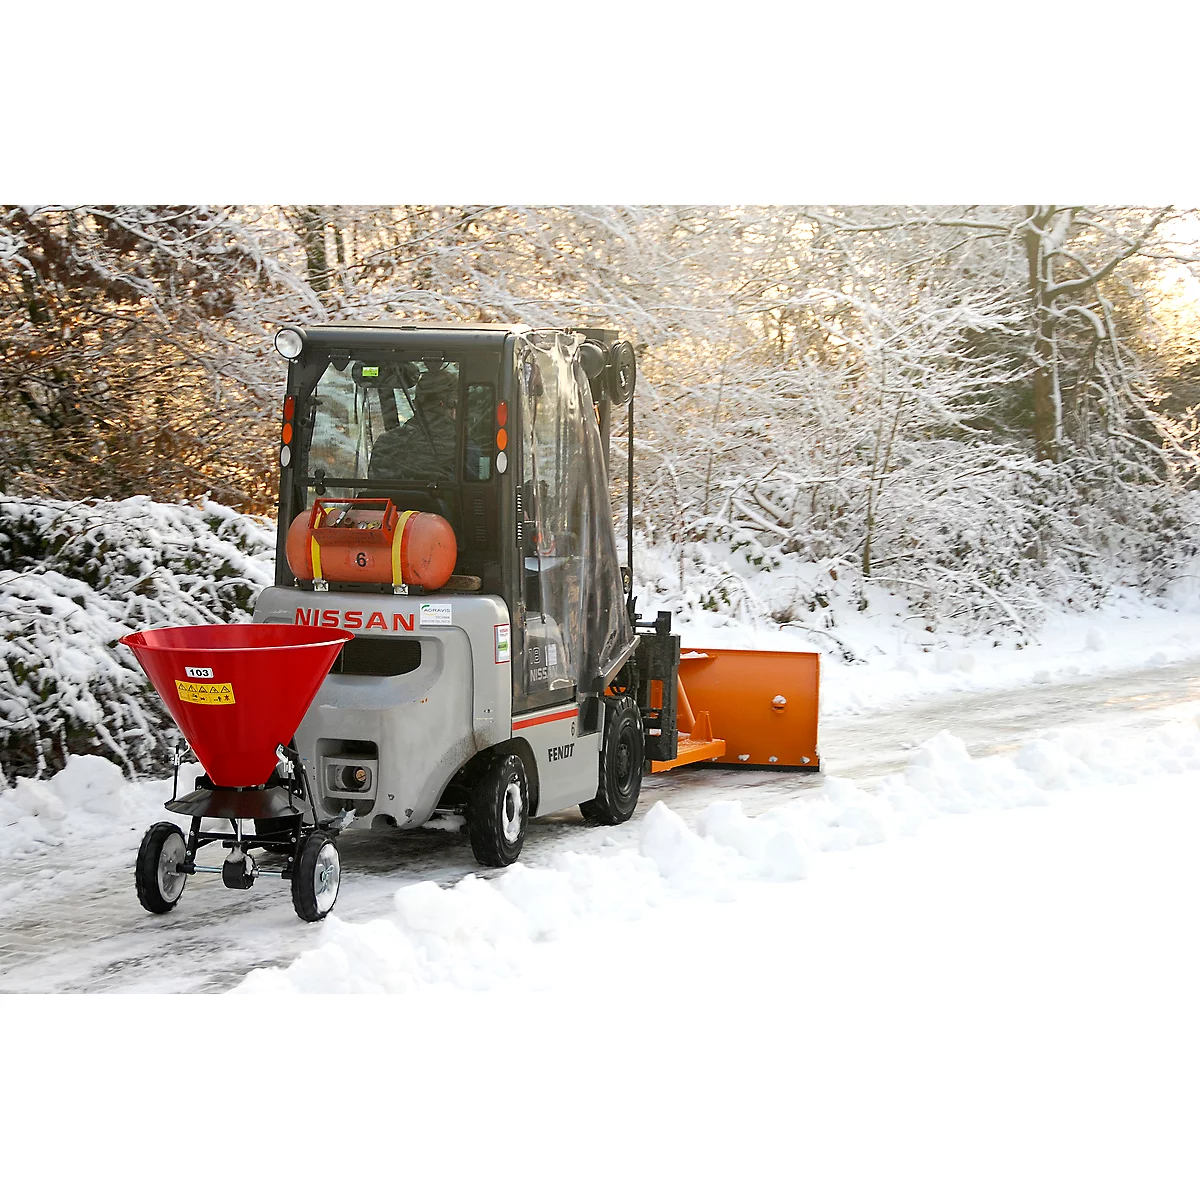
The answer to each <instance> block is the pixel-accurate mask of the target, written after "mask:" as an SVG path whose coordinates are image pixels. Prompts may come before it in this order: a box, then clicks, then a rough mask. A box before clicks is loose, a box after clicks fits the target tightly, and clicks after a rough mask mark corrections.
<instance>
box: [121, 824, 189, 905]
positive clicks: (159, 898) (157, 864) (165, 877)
mask: <svg viewBox="0 0 1200 1200" xmlns="http://www.w3.org/2000/svg"><path fill="white" fill-rule="evenodd" d="M186 857H187V843H186V842H185V841H184V840H183V831H182V830H181V829H180V828H179V826H178V825H172V824H171V822H170V821H159V822H158V824H157V825H151V826H150V828H149V829H147V830H146V834H145V836H144V837H143V838H142V844H141V846H139V847H138V855H137V867H136V868H135V870H134V880H135V881H136V883H137V895H138V899H139V900H140V901H141V902H142V907H143V908H144V909H146V911H147V912H152V913H165V912H170V911H171V909H173V908H174V907H175V905H176V904H178V903H179V897H180V896H182V895H183V885H184V884H185V883H187V876H186V875H185V874H184V873H183V871H182V870H181V869H180V868H181V867H182V866H183V863H184V859H185V858H186Z"/></svg>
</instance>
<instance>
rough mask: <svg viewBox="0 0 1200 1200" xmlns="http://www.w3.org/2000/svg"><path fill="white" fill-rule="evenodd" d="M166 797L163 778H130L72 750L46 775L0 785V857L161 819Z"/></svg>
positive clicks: (105, 835) (0, 888) (0, 891)
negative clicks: (54, 771)
mask: <svg viewBox="0 0 1200 1200" xmlns="http://www.w3.org/2000/svg"><path fill="white" fill-rule="evenodd" d="M194 769H195V768H193V770H194ZM169 799H170V784H169V782H167V781H164V780H157V781H153V782H149V783H130V782H128V781H127V780H126V779H125V777H124V775H122V773H121V769H120V767H118V766H116V765H115V764H113V763H111V762H109V761H108V759H106V758H101V757H100V756H99V755H96V754H77V755H72V756H71V757H70V758H69V759H68V760H67V765H66V767H64V768H63V770H61V771H59V772H58V773H57V774H56V775H54V776H53V777H52V778H51V779H45V780H43V779H28V778H26V779H18V780H17V782H16V786H15V787H12V788H9V789H8V790H7V791H0V863H3V862H6V861H8V860H12V859H20V858H26V857H29V856H30V855H34V854H38V853H40V852H42V851H44V850H47V849H49V848H52V847H55V846H61V845H63V843H64V842H68V841H74V842H79V841H85V840H88V839H100V840H101V841H105V840H108V839H110V838H111V837H112V834H113V829H114V826H126V825H128V824H129V823H130V822H137V821H145V822H146V823H150V822H152V821H154V820H161V819H162V818H163V811H162V805H163V801H164V800H169ZM3 894H4V887H3V885H2V884H0V897H2V896H3Z"/></svg>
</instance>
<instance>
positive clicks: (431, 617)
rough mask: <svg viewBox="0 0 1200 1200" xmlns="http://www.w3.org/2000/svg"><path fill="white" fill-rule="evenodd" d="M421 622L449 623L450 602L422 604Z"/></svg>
mask: <svg viewBox="0 0 1200 1200" xmlns="http://www.w3.org/2000/svg"><path fill="white" fill-rule="evenodd" d="M421 624H422V625H449V624H451V621H450V605H449V604H422V605H421Z"/></svg>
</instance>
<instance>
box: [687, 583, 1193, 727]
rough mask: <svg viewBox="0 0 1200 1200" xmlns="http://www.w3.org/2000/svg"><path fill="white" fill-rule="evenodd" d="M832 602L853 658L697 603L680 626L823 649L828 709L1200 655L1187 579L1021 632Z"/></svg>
mask: <svg viewBox="0 0 1200 1200" xmlns="http://www.w3.org/2000/svg"><path fill="white" fill-rule="evenodd" d="M831 608H832V611H831V613H830V614H827V617H828V619H829V620H831V621H832V622H833V625H832V629H833V631H834V632H835V633H836V636H837V641H838V645H839V646H840V647H842V648H843V649H844V650H845V652H846V653H848V654H849V655H851V656H852V658H853V661H850V662H847V661H845V657H844V655H843V654H842V653H839V652H838V650H837V649H836V647H835V646H834V645H833V644H831V642H830V641H829V639H828V638H827V637H824V636H822V635H821V634H820V633H819V632H814V631H813V630H811V629H810V630H805V629H794V628H783V627H780V626H779V625H778V624H775V623H773V622H770V621H767V620H763V619H746V618H734V617H731V616H728V615H723V614H717V613H710V612H705V611H703V610H700V609H695V608H691V609H688V610H686V612H685V613H684V615H683V617H682V618H680V619H678V620H677V621H676V622H675V629H676V632H679V633H681V634H682V635H683V644H684V645H685V646H689V645H690V646H712V647H714V648H722V647H724V648H729V649H737V648H743V649H753V650H810V651H817V652H818V653H820V654H821V688H822V695H821V712H822V714H823V715H833V714H835V713H869V712H878V711H880V710H883V709H890V708H892V707H894V706H895V705H897V704H906V703H912V702H914V701H919V700H926V699H929V698H931V697H934V696H946V695H952V694H955V693H980V692H988V691H998V690H1002V689H1014V688H1020V687H1042V686H1047V685H1054V684H1059V683H1063V682H1067V681H1070V680H1074V679H1079V678H1085V677H1095V676H1102V675H1105V674H1111V673H1114V672H1118V671H1131V670H1153V669H1155V668H1157V667H1162V666H1167V665H1170V664H1173V663H1180V662H1189V661H1193V660H1196V661H1200V592H1197V591H1195V590H1194V589H1191V588H1188V587H1185V586H1184V585H1183V584H1181V585H1180V586H1178V587H1177V588H1176V589H1175V590H1174V591H1173V592H1172V593H1171V594H1170V595H1168V596H1165V597H1162V598H1158V599H1154V598H1148V597H1146V596H1145V595H1142V594H1140V593H1136V592H1133V591H1127V592H1124V593H1121V594H1118V595H1115V596H1113V597H1112V598H1110V599H1109V600H1108V601H1107V602H1106V603H1104V604H1103V605H1101V606H1099V607H1098V608H1095V609H1090V610H1083V611H1074V610H1058V611H1055V612H1052V613H1051V614H1050V615H1048V616H1047V617H1046V619H1045V622H1044V624H1042V625H1041V626H1040V627H1039V628H1038V629H1036V630H1034V631H1030V632H1029V633H1027V634H1025V635H1022V636H1015V635H1013V634H1012V633H1011V632H1010V633H1007V634H1005V635H1003V636H1002V637H999V636H997V637H993V636H990V635H988V636H980V635H979V634H978V633H974V634H965V633H955V632H953V631H951V630H947V629H944V628H943V629H938V630H937V631H930V630H926V629H924V628H922V627H921V626H920V625H918V624H916V623H915V622H914V621H913V617H912V614H911V613H909V612H908V611H907V610H905V609H904V608H903V607H902V606H900V605H899V604H898V603H896V601H895V599H894V598H893V597H889V596H887V595H886V594H884V593H880V595H878V596H877V597H876V600H875V603H873V605H872V606H871V607H870V608H868V609H867V610H866V611H864V612H858V611H857V610H856V609H855V608H854V607H853V606H851V605H848V604H839V605H836V606H831ZM814 628H815V626H814ZM997 643H998V644H997Z"/></svg>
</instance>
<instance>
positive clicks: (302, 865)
mask: <svg viewBox="0 0 1200 1200" xmlns="http://www.w3.org/2000/svg"><path fill="white" fill-rule="evenodd" d="M341 882H342V860H341V857H340V856H339V854H338V848H337V843H336V842H335V841H334V839H333V835H332V834H329V833H325V832H324V831H323V830H320V829H318V830H317V831H316V832H315V833H310V834H309V835H308V837H306V838H305V839H304V841H303V842H301V843H300V853H299V854H298V855H297V856H296V864H295V866H294V867H293V868H292V907H293V908H294V909H295V910H296V916H298V917H299V918H300V920H302V921H323V920H324V919H325V918H326V917H327V916H328V915H329V910H330V909H331V908H333V905H334V901H336V900H337V894H338V888H339V886H340V885H341Z"/></svg>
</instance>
